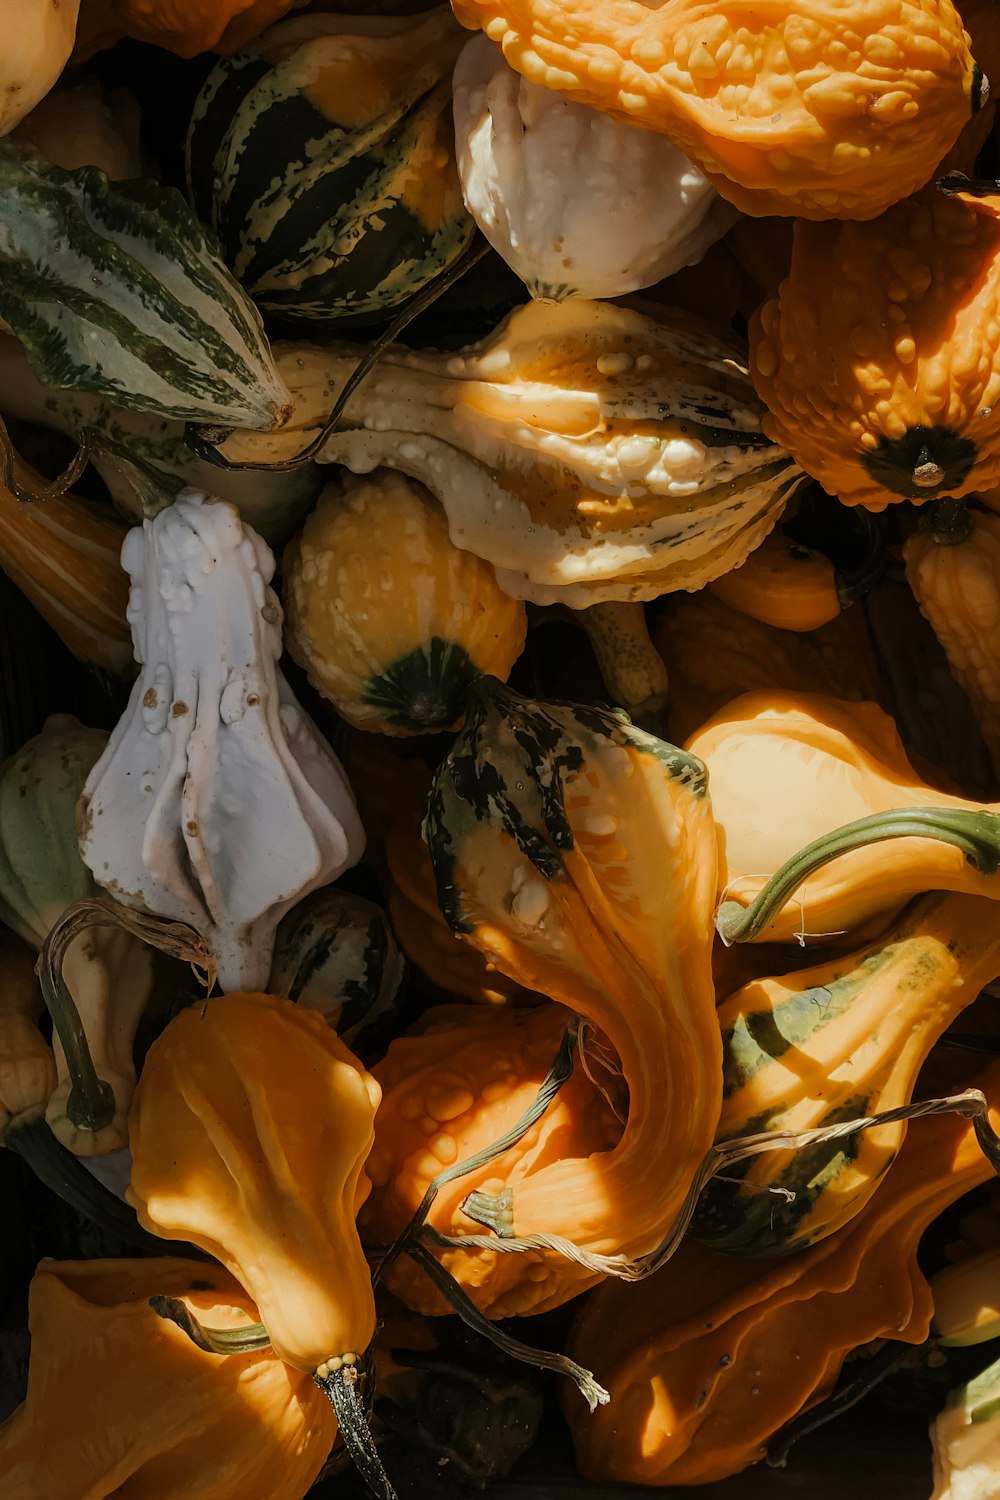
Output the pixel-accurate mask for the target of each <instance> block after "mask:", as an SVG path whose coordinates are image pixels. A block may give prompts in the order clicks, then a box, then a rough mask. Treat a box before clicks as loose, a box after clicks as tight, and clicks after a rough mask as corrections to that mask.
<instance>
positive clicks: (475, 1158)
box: [372, 1016, 580, 1286]
mask: <svg viewBox="0 0 1000 1500" xmlns="http://www.w3.org/2000/svg"><path fill="white" fill-rule="evenodd" d="M579 1031H580V1017H579V1016H574V1018H573V1020H572V1021H570V1023H569V1025H568V1026H567V1027H566V1029H565V1031H564V1032H563V1036H562V1041H561V1042H560V1043H559V1051H558V1052H557V1053H556V1055H555V1058H554V1060H553V1063H552V1066H551V1067H550V1068H549V1071H548V1072H547V1073H546V1075H545V1077H544V1079H543V1080H542V1083H541V1086H540V1088H539V1090H538V1093H537V1094H536V1095H535V1097H534V1100H533V1101H532V1103H531V1104H530V1105H529V1106H528V1108H527V1109H526V1110H525V1112H524V1114H523V1115H521V1117H520V1119H518V1120H516V1121H515V1122H514V1124H513V1125H512V1126H511V1127H510V1129H509V1130H507V1131H505V1133H504V1134H503V1135H502V1136H500V1137H499V1138H498V1139H497V1140H495V1141H493V1142H492V1143H491V1144H490V1145H489V1146H484V1147H483V1149H482V1151H476V1152H475V1153H474V1154H473V1155H472V1156H467V1157H466V1158H465V1159H464V1160H463V1161H458V1162H455V1163H454V1165H453V1166H450V1167H445V1169H444V1170H443V1171H441V1172H438V1174H437V1176H436V1177H432V1178H431V1180H430V1182H429V1183H428V1185H427V1191H426V1192H425V1193H424V1196H423V1198H422V1199H421V1200H420V1205H419V1207H418V1208H417V1211H416V1213H415V1214H414V1215H413V1218H412V1219H411V1220H410V1222H409V1223H408V1224H407V1226H406V1228H405V1229H404V1230H403V1232H402V1233H401V1234H400V1236H399V1238H398V1239H396V1240H394V1241H393V1243H392V1244H391V1245H390V1246H389V1248H388V1249H387V1250H386V1251H385V1253H384V1255H383V1256H382V1258H381V1260H380V1261H379V1262H378V1264H377V1265H376V1267H375V1269H374V1271H373V1273H372V1286H377V1285H378V1283H379V1281H380V1280H381V1279H382V1276H383V1275H384V1273H385V1272H386V1271H387V1270H388V1269H389V1267H390V1266H391V1265H392V1263H393V1261H394V1260H397V1259H398V1257H399V1256H400V1255H402V1253H403V1252H404V1250H405V1251H409V1250H410V1249H411V1247H412V1245H413V1244H414V1242H415V1241H416V1239H417V1236H418V1235H419V1233H420V1231H421V1229H422V1228H423V1227H424V1224H425V1223H426V1221H427V1215H428V1214H429V1213H430V1211H431V1208H432V1206H433V1203H434V1199H435V1198H436V1197H437V1195H438V1193H439V1192H440V1191H441V1189H442V1188H443V1187H445V1186H446V1184H447V1183H449V1182H454V1181H455V1179H456V1178H458V1177H465V1176H466V1175H467V1174H468V1173H469V1172H476V1171H478V1170H479V1168H480V1167H485V1166H488V1165H489V1163H490V1162H491V1161H495V1160H496V1158H497V1157H498V1156H502V1155H503V1153H504V1152H505V1151H509V1150H510V1148H511V1146H515V1145H516V1144H517V1142H518V1141H519V1140H520V1139H521V1137H522V1136H523V1135H525V1134H526V1133H527V1131H529V1130H530V1129H531V1127H532V1125H534V1124H535V1122H536V1120H538V1119H540V1118H541V1116H542V1115H543V1114H544V1113H545V1111H546V1110H547V1109H548V1107H549V1105H550V1104H551V1103H552V1100H553V1099H554V1098H555V1096H556V1095H557V1094H558V1092H559V1090H560V1089H561V1088H562V1086H563V1084H564V1083H565V1082H566V1080H567V1079H568V1078H569V1076H570V1074H571V1073H572V1071H573V1058H574V1055H575V1053H576V1045H577V1038H578V1036H579ZM474 1196H475V1197H476V1198H480V1199H483V1202H484V1203H485V1204H489V1205H492V1204H494V1203H499V1204H500V1205H501V1215H500V1217H499V1218H496V1216H494V1217H495V1218H496V1222H497V1223H500V1224H501V1225H503V1224H504V1223H505V1222H506V1218H507V1211H508V1202H507V1200H505V1198H504V1195H503V1194H501V1195H500V1199H498V1200H493V1199H490V1198H486V1197H484V1195H483V1194H475V1195H473V1194H470V1196H469V1198H468V1199H466V1202H465V1204H463V1208H464V1210H465V1212H466V1213H469V1203H470V1202H471V1200H472V1198H473V1197H474ZM501 1200H503V1201H501ZM469 1216H470V1218H471V1217H474V1216H473V1215H472V1214H470V1215H469ZM475 1217H478V1216H475ZM479 1222H481V1223H482V1222H488V1221H487V1220H483V1219H480V1220H479ZM491 1227H493V1226H492V1225H491ZM497 1233H498V1234H502V1233H503V1228H502V1227H501V1228H499V1229H497ZM508 1233H509V1229H508Z"/></svg>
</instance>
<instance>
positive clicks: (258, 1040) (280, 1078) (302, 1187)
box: [127, 993, 379, 1372]
mask: <svg viewBox="0 0 1000 1500" xmlns="http://www.w3.org/2000/svg"><path fill="white" fill-rule="evenodd" d="M378 1101H379V1087H378V1084H377V1083H376V1082H375V1080H374V1079H373V1078H372V1077H371V1075H370V1074H369V1073H367V1072H366V1071H365V1069H364V1068H363V1067H362V1065H361V1064H360V1063H359V1062H358V1060H357V1058H356V1057H354V1055H353V1054H352V1053H351V1052H350V1051H348V1049H347V1047H346V1046H345V1045H344V1043H343V1042H342V1041H341V1040H340V1038H339V1037H338V1036H337V1035H336V1033H335V1032H334V1031H333V1030H332V1029H331V1028H330V1027H329V1026H328V1025H327V1023H326V1021H325V1020H324V1018H323V1017H322V1016H321V1015H318V1014H317V1013H316V1012H315V1011H311V1010H307V1009H306V1008H305V1007H304V1006H301V1005H295V1004H294V1003H293V1002H292V1001H290V1000H279V999H277V998H275V997H274V996H272V995H262V994H240V993H236V994H230V995H220V996H218V997H216V998H215V999H210V1000H207V1001H205V1002H204V1003H202V1004H198V1005H195V1006H192V1007H189V1008H188V1009H186V1010H183V1011H181V1012H180V1014H179V1015H177V1016H175V1017H174V1019H173V1020H172V1021H171V1022H170V1023H169V1024H168V1025H167V1027H166V1028H165V1029H164V1031H163V1032H161V1034H160V1036H159V1037H158V1038H157V1039H156V1041H155V1042H154V1043H153V1045H152V1047H151V1048H150V1050H149V1053H148V1054H147V1057H146V1063H145V1066H144V1068H143V1070H142V1076H141V1078H140V1080H139V1087H138V1089H137V1090H136V1094H135V1098H134V1100H133V1103H132V1110H131V1114H130V1118H129V1135H130V1141H131V1146H132V1180H131V1183H130V1186H129V1189H128V1194H127V1197H128V1201H129V1202H130V1203H132V1204H133V1206H134V1207H135V1209H136V1210H137V1212H138V1214H139V1219H140V1222H141V1223H142V1224H143V1226H144V1227H145V1228H146V1229H149V1230H150V1231H151V1232H152V1233H154V1234H159V1235H161V1236H163V1237H165V1238H168V1239H169V1238H175V1239H177V1238H183V1239H187V1240H189V1241H191V1242H192V1243H193V1244H195V1245H197V1246H198V1247H199V1249H202V1250H207V1251H208V1252H209V1254H210V1255H213V1256H214V1257H215V1258H216V1260H219V1261H221V1262H222V1264H223V1265H224V1266H226V1267H227V1268H228V1269H229V1270H230V1271H231V1272H232V1274H233V1275H234V1276H235V1277H236V1279H237V1280H238V1281H239V1283H240V1285H241V1286H242V1287H244V1288H245V1290H246V1292H247V1293H248V1295H249V1296H251V1297H252V1298H253V1301H254V1303H255V1304H256V1306H257V1309H258V1311H259V1313H260V1320H261V1322H262V1323H263V1324H264V1327H265V1329H266V1331H267V1335H268V1337H269V1339H270V1341H271V1345H272V1347H273V1349H274V1351H275V1353H276V1354H277V1355H278V1356H279V1357H280V1358H281V1359H283V1360H284V1361H285V1362H286V1363H287V1364H290V1365H291V1366H292V1367H293V1368H294V1369H296V1370H306V1371H310V1372H315V1371H317V1370H318V1369H319V1368H320V1367H321V1366H323V1367H325V1366H326V1365H327V1364H328V1363H329V1362H330V1361H331V1360H333V1359H342V1357H343V1356H344V1355H352V1356H355V1357H360V1356H361V1355H362V1354H363V1353H364V1351H365V1350H366V1349H367V1347H368V1345H369V1343H370V1342H371V1338H372V1334H373V1333H374V1331H375V1298H374V1293H373V1292H372V1285H371V1275H370V1273H369V1270H368V1264H367V1262H366V1260H365V1255H364V1251H363V1249H362V1247H361V1241H360V1239H359V1237H358V1231H357V1226H356V1222H355V1221H356V1219H357V1214H358V1210H359V1209H360V1207H361V1205H362V1204H363V1203H364V1201H365V1198H366V1197H367V1196H368V1191H369V1186H370V1184H369V1181H368V1177H367V1175H366V1172H365V1160H366V1158H367V1156H368V1153H369V1151H370V1149H371V1145H372V1141H373V1139H374V1119H375V1110H376V1108H377V1106H378ZM303 1122H307V1126H308V1128H303Z"/></svg>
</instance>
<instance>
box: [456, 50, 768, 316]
mask: <svg viewBox="0 0 1000 1500" xmlns="http://www.w3.org/2000/svg"><path fill="white" fill-rule="evenodd" d="M454 109H455V141H456V153H457V158H458V172H459V178H460V179H461V183H462V193H463V196H464V198H465V206H466V208H468V210H469V212H470V214H471V215H472V217H473V218H474V219H475V221H476V223H477V224H478V225H479V228H480V229H481V230H482V232H483V233H484V234H485V236H486V238H487V239H488V240H489V242H490V244H491V245H492V246H493V248H494V249H495V250H496V251H497V252H498V253H499V254H500V255H502V256H503V258H504V260H505V261H506V262H507V264H508V265H509V266H510V267H511V269H512V270H513V271H515V272H516V273H517V275H518V276H520V278H521V280H522V281H523V282H524V283H525V284H526V286H527V287H528V290H529V291H530V292H531V294H532V296H535V297H544V298H556V299H559V300H561V299H563V298H564V297H618V296H621V295H623V294H624V293H625V292H631V291H635V290H636V288H638V287H643V286H651V285H652V284H653V283H654V282H656V281H660V280H662V278H663V277H665V276H670V275H672V274H673V273H674V272H675V271H679V270H680V269H681V267H682V266H689V265H693V264H695V263H696V262H697V261H699V260H700V259H701V257H702V256H703V255H704V254H705V251H706V250H707V249H708V247H709V245H711V244H713V243H714V241H715V240H717V239H719V238H720V236H722V235H723V234H725V232H726V230H727V229H729V228H730V226H731V225H732V224H734V223H735V222H736V220H737V219H738V217H739V214H738V213H737V211H736V210H735V209H734V208H733V207H732V206H731V205H730V204H728V203H726V202H724V201H723V199H721V198H720V197H719V196H718V194H717V193H716V191H715V189H714V188H713V187H712V186H711V184H710V183H709V181H708V179H707V178H706V177H705V175H704V173H703V172H702V171H701V170H700V168H698V167H696V166H694V165H693V163H692V162H690V161H689V160H688V159H687V157H686V156H685V155H684V153H683V152H682V151H681V150H680V149H679V148H678V147H677V146H675V145H674V144H673V142H672V141H669V140H668V139H667V138H666V136H663V135H660V134H659V133H658V132H656V131H652V130H640V129H637V128H636V126H634V125H631V124H627V123H623V122H621V121H619V120H613V119H612V118H611V116H610V115H606V114H602V113H601V111H599V110H596V109H590V108H589V107H588V106H587V105H585V104H577V103H574V102H572V101H571V100H569V99H567V98H566V96H565V95H563V94H560V93H557V92H555V91H554V90H553V89H548V88H542V87H540V86H539V85H538V84H534V83H529V82H528V81H527V79H526V78H523V77H522V76H521V75H520V73H517V72H515V70H514V69H513V68H512V67H510V65H509V64H508V63H507V62H506V61H505V59H504V56H503V53H502V52H501V51H500V49H499V48H498V47H495V46H494V45H493V43H492V42H491V41H490V40H489V38H488V37H486V36H485V35H483V34H482V33H480V34H479V35H477V36H475V37H473V38H472V40H471V41H470V42H468V43H467V44H466V46H465V47H464V48H463V50H462V53H461V55H460V56H459V59H458V62H457V64H456V66H455V74H454Z"/></svg>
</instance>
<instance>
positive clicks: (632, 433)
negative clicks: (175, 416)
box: [221, 298, 802, 609]
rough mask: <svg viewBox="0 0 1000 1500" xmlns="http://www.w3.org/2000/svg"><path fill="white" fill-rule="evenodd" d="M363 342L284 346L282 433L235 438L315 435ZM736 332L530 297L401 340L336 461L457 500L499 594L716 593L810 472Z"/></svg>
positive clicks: (292, 445) (354, 417)
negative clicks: (796, 455)
mask: <svg viewBox="0 0 1000 1500" xmlns="http://www.w3.org/2000/svg"><path fill="white" fill-rule="evenodd" d="M360 355H361V350H360V349H357V348H351V346H348V345H344V344H333V345H330V346H329V347H328V348H326V349H324V350H310V349H309V348H308V347H307V346H302V345H286V346H285V347H284V349H280V347H279V350H278V351H277V358H278V362H279V368H280V369H281V370H282V372H283V375H287V378H288V380H289V383H290V387H291V390H292V394H293V411H292V415H291V418H290V419H289V422H288V424H287V426H286V427H285V428H284V429H283V431H282V433H281V434H277V433H272V434H264V433H260V434H254V435H252V436H251V435H249V434H247V433H233V434H232V435H231V436H230V437H229V439H228V440H227V441H226V443H225V444H223V446H222V448H221V453H222V455H223V457H225V458H226V459H228V460H229V461H231V462H236V463H238V462H241V461H254V462H256V461H260V462H265V461H267V460H269V459H284V458H287V457H289V456H292V455H294V454H295V453H298V452H300V451H301V449H302V447H303V446H304V442H305V441H308V440H309V439H310V438H312V437H314V436H315V435H316V429H317V428H318V427H320V426H321V425H322V423H323V420H324V416H325V414H326V413H328V412H329V409H330V404H331V402H332V400H333V399H334V398H335V396H336V393H337V391H338V390H339V389H340V388H341V387H342V386H343V385H344V383H345V382H346V380H347V378H348V376H349V375H350V373H351V372H352V370H353V369H354V367H355V365H356V364H357V361H358V359H359V357H360ZM741 360H742V354H741V351H740V349H739V347H738V344H737V343H736V341H735V340H733V339H731V338H729V337H727V336H720V335H719V334H718V333H716V332H714V331H713V330H712V329H711V328H710V327H709V326H708V325H707V324H703V323H701V322H699V321H698V320H696V319H692V318H690V317H688V316H687V315H686V314H684V313H682V312H680V311H677V310H673V309H671V311H670V312H669V315H665V321H664V322H657V321H654V320H653V319H652V318H648V317H646V316H644V315H643V314H642V313H638V312H634V311H631V310H629V309H626V308H623V307H616V306H612V305H611V304H610V303H602V302H586V301H583V300H582V299H579V298H571V299H570V300H569V301H568V302H559V303H551V304H548V303H546V304H543V303H540V302H532V303H530V304H529V305H528V306H526V307H520V308H517V309H515V311H514V312H513V313H511V315H510V317H509V318H507V319H506V320H505V321H504V322H503V323H501V324H500V325H499V327H498V328H496V329H495V330H494V332H493V333H492V334H491V335H490V336H489V337H488V338H486V339H484V340H482V341H481V342H480V343H478V344H475V345H471V346H470V347H468V348H466V349H464V350H462V351H460V352H458V353H454V354H434V353H414V352H412V351H408V350H404V349H401V348H398V347H393V348H391V349H390V350H389V351H388V352H387V353H386V354H384V355H383V356H382V357H381V359H380V360H379V363H378V364H377V366H376V367H375V369H374V370H373V371H372V373H371V374H370V375H368V376H367V377H366V379H365V380H364V382H363V383H362V385H361V387H360V389H359V390H358V392H357V394H356V395H354V396H352V397H351V399H350V400H349V401H348V403H347V408H346V411H345V414H344V417H343V420H342V422H341V424H340V429H339V430H338V431H336V432H334V433H333V435H332V436H331V437H330V438H329V439H328V441H327V442H326V443H325V444H324V447H323V452H322V455H321V457H322V460H323V461H324V462H327V463H340V464H344V465H345V466H346V467H347V468H349V469H351V470H353V471H354V472H355V473H368V472H370V471H371V470H372V469H374V468H376V467H378V466H379V465H386V466H388V467H391V468H398V469H401V470H402V471H403V472H404V473H406V474H409V475H410V476H411V477H413V478H415V479H418V480H420V482H421V483H422V484H425V485H426V486H427V488H428V489H429V490H430V491H431V493H432V494H434V495H436V496H437V498H438V499H439V500H440V501H441V503H442V505H443V506H444V508H445V510H446V512H447V514H448V529H449V532H450V535H451V539H452V541H453V542H454V543H455V545H456V546H458V547H462V548H464V549H465V550H466V551H469V552H474V553H475V554H476V556H477V557H482V558H485V559H486V560H487V561H488V562H490V563H491V564H492V565H493V566H494V567H495V568H496V570H497V578H498V581H499V583H500V586H501V588H503V589H504V590H505V591H506V592H507V593H509V594H512V595H513V596H514V597H516V598H523V599H529V600H531V601H533V602H534V603H536V604H554V603H563V604H566V605H568V607H569V608H570V609H584V608H586V606H587V605H589V604H597V603H601V602H604V601H607V600H630V599H631V600H643V599H654V598H657V597H658V596H659V595H660V594H663V593H667V592H669V591H671V590H673V589H692V588H700V587H701V585H702V584H703V583H707V582H709V581H710V580H711V579H712V578H715V577H717V576H718V575H719V574H720V573H724V572H726V571H727V570H728V569H730V568H733V567H736V566H738V564H739V563H740V562H741V561H742V560H743V558H744V557H746V555H747V553H748V552H750V551H751V549H752V548H753V547H755V546H756V545H757V543H758V542H759V541H761V540H762V539H763V537H764V536H765V535H766V534H767V532H768V531H769V530H770V529H771V527H772V526H773V525H774V523H775V521H776V520H777V518H778V516H779V515H780V513H781V510H782V508H783V506H784V504H785V501H786V499H787V498H788V496H789V495H790V494H791V493H792V491H793V490H794V489H795V488H797V486H798V485H799V483H800V482H801V479H802V475H801V472H800V471H799V469H797V468H796V466H795V465H794V464H792V463H791V462H790V461H789V459H788V457H787V455H786V454H785V452H784V450H783V449H781V448H776V447H773V446H772V445H771V444H769V443H768V442H767V440H766V439H764V437H763V436H762V434H761V432H760V425H759V424H760V418H761V413H760V408H759V406H758V403H757V401H756V399H755V397H754V394H753V390H752V388H751V386H750V383H749V381H748V380H747V379H745V377H744V375H743V373H742V364H741Z"/></svg>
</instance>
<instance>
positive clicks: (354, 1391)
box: [313, 1355, 396, 1500]
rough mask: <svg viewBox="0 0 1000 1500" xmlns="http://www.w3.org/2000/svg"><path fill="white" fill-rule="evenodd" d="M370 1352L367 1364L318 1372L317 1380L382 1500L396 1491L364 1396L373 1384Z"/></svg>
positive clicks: (393, 1496) (365, 1476)
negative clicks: (382, 1455)
mask: <svg viewBox="0 0 1000 1500" xmlns="http://www.w3.org/2000/svg"><path fill="white" fill-rule="evenodd" d="M371 1363H372V1361H371V1358H370V1355H369V1356H368V1358H367V1359H366V1361H365V1363H364V1364H363V1365H359V1364H350V1365H346V1364H345V1365H342V1366H341V1368H340V1369H339V1370H333V1371H331V1372H330V1374H329V1375H314V1376H313V1380H314V1381H315V1382H316V1384H317V1385H318V1386H319V1388H320V1390H321V1391H323V1392H324V1394H325V1395H326V1396H327V1398H328V1400H329V1402H330V1405H331V1406H332V1407H333V1411H334V1415H335V1416H336V1418H337V1426H338V1428H339V1429H340V1435H341V1437H342V1438H343V1439H344V1446H345V1447H346V1449H347V1451H348V1453H349V1454H350V1455H351V1458H352V1459H353V1460H354V1466H355V1468H356V1469H357V1471H358V1473H359V1474H360V1475H361V1478H362V1479H363V1480H364V1482H365V1486H366V1488H367V1489H368V1491H369V1493H370V1494H372V1495H375V1496H377V1497H378V1500H396V1491H395V1490H394V1489H393V1487H392V1485H391V1483H390V1482H389V1476H388V1475H387V1474H386V1472H385V1470H384V1469H383V1467H382V1460H381V1459H380V1458H379V1455H378V1449H377V1448H376V1447H375V1439H374V1438H373V1437H372V1434H371V1428H370V1427H369V1426H368V1413H367V1411H366V1410H365V1403H364V1401H363V1399H362V1389H363V1384H362V1382H364V1384H365V1385H369V1386H370V1385H371V1384H372V1378H371V1377H372V1370H371Z"/></svg>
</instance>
